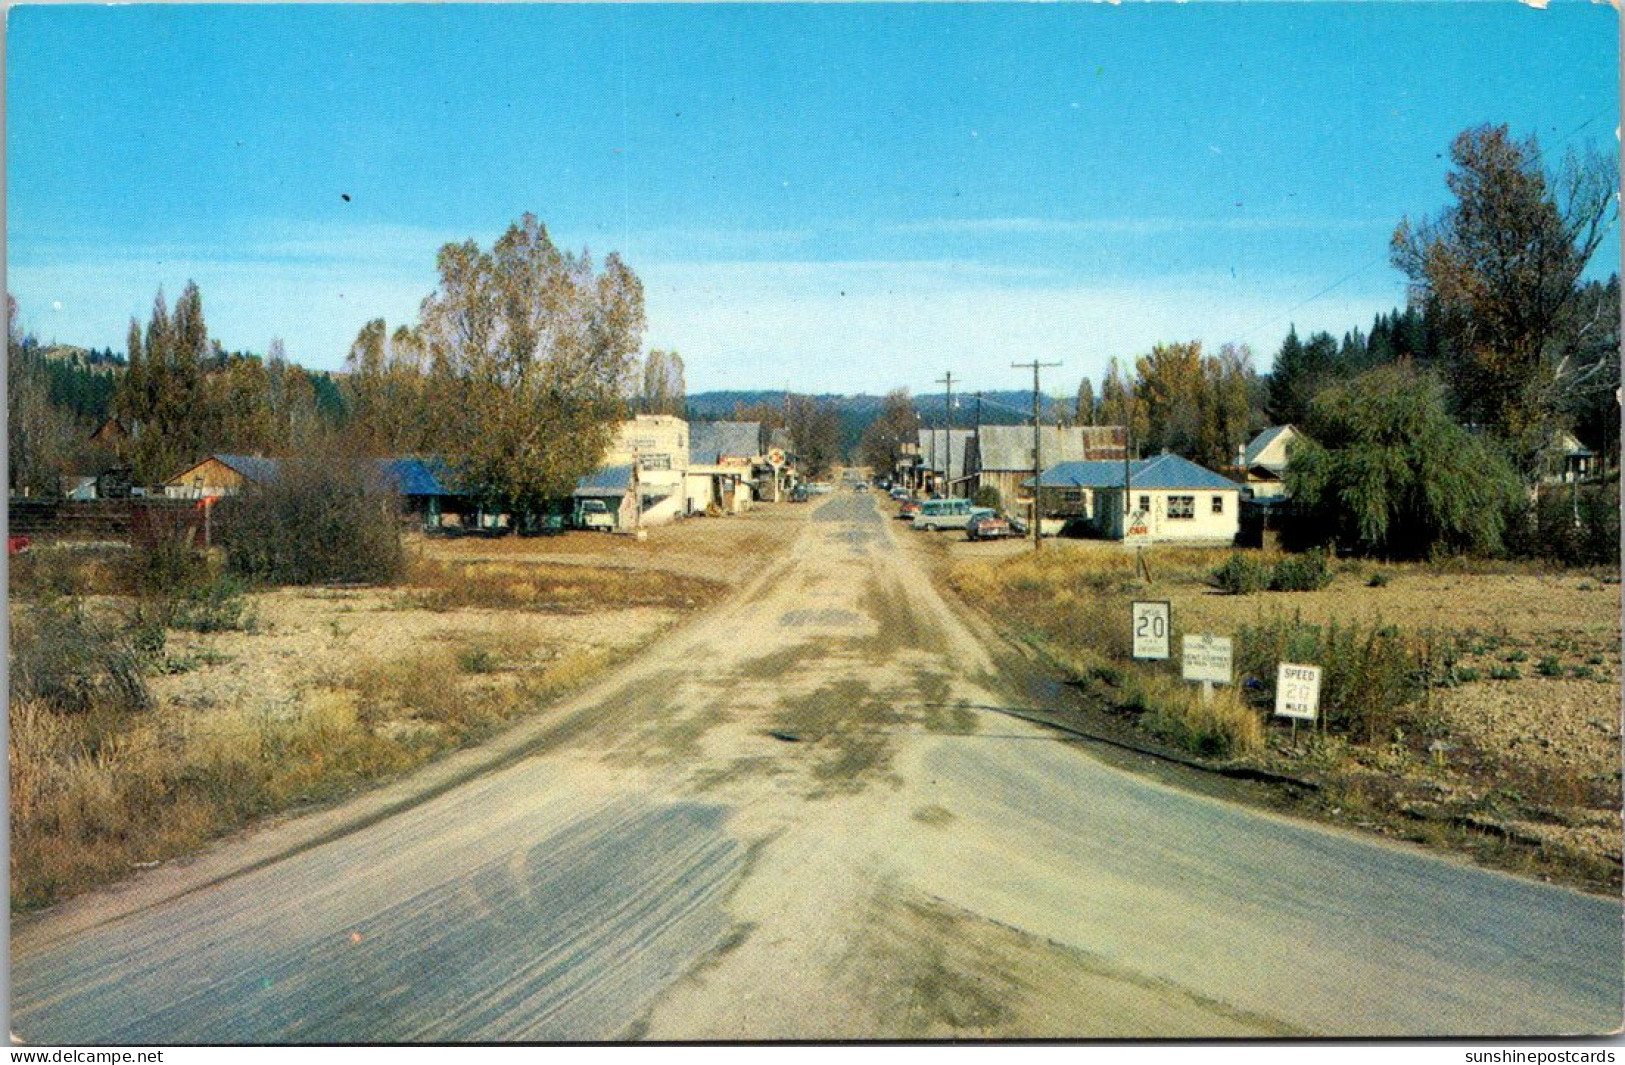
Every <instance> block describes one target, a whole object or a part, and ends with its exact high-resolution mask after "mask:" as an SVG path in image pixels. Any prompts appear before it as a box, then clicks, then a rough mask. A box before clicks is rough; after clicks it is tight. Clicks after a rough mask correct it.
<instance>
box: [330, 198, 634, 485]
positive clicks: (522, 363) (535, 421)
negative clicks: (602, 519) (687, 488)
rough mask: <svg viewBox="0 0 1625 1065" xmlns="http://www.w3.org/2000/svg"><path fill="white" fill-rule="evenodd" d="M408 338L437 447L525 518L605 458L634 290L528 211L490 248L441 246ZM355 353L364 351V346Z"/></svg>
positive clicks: (628, 355) (626, 367) (626, 365)
mask: <svg viewBox="0 0 1625 1065" xmlns="http://www.w3.org/2000/svg"><path fill="white" fill-rule="evenodd" d="M438 267H439V272H440V282H439V286H438V287H437V288H436V290H435V292H434V293H433V294H432V295H430V296H429V297H428V298H427V299H426V300H424V302H423V308H422V311H421V313H420V324H419V336H421V339H422V344H423V352H424V353H425V355H426V357H427V360H428V363H429V374H430V376H431V377H432V378H433V380H434V389H435V393H436V403H437V405H438V406H440V407H441V408H442V409H444V410H447V411H451V412H454V415H455V416H454V417H450V418H447V419H445V421H444V422H443V423H442V424H441V425H440V426H439V427H438V428H437V430H436V435H437V436H438V438H439V439H438V440H437V441H436V443H437V444H438V445H439V449H440V450H441V451H442V453H443V454H445V455H446V456H447V457H448V459H450V460H451V461H452V462H453V463H454V464H455V465H456V467H457V468H458V470H459V472H460V473H461V475H462V476H463V479H464V482H465V484H466V485H467V486H468V487H469V488H470V489H471V490H472V491H473V492H474V493H475V494H476V495H477V496H480V497H482V498H484V499H485V500H486V501H488V502H491V503H494V504H500V505H504V506H509V507H512V508H514V509H515V510H519V511H524V510H532V509H537V508H539V507H540V506H541V505H542V504H544V503H545V502H546V501H547V500H549V499H554V498H557V497H560V496H564V495H568V494H569V492H570V490H571V489H572V488H573V487H574V486H575V484H576V482H577V481H578V480H579V479H580V478H581V477H582V476H583V475H585V474H587V473H589V472H591V471H592V470H593V469H594V468H596V467H597V465H598V463H599V462H600V461H601V460H602V458H603V456H604V453H605V452H606V451H607V449H608V447H609V444H610V442H611V439H612V437H613V434H614V429H615V423H616V422H617V421H619V419H620V417H621V415H622V413H623V411H624V406H625V405H624V402H623V398H622V397H623V396H624V395H625V390H626V386H627V383H628V379H629V374H630V372H631V368H632V362H633V357H634V355H635V353H636V352H637V350H638V347H639V346H640V344H641V340H642V335H643V328H644V314H643V285H642V283H641V282H640V281H639V280H638V278H637V275H636V274H634V273H633V272H632V271H631V269H629V268H628V267H627V266H626V264H625V263H624V262H622V261H621V259H620V257H619V256H617V255H615V254H614V253H611V254H610V255H609V256H608V257H607V258H606V259H605V261H604V265H603V268H602V269H601V270H595V269H594V267H593V263H592V258H591V256H590V255H589V254H588V253H586V252H582V253H581V254H579V255H576V254H572V253H569V252H563V251H560V250H559V249H558V248H557V247H556V246H555V245H554V244H553V241H552V239H551V238H550V237H549V236H548V233H547V229H546V227H544V226H543V225H542V224H541V223H540V222H538V221H537V220H536V218H535V216H533V215H530V214H526V215H525V216H524V217H523V218H521V219H520V220H519V221H518V222H515V223H514V224H512V225H510V226H509V227H508V229H507V231H506V232H505V233H503V234H502V236H501V237H499V238H498V239H497V241H496V242H495V243H494V244H493V245H492V247H491V249H490V251H486V250H484V249H482V248H481V247H480V246H479V245H478V244H477V243H475V242H474V241H466V242H464V243H461V244H447V245H446V246H444V247H443V248H441V249H440V255H439V258H438ZM362 357H363V358H365V357H369V355H368V353H367V352H365V351H364V352H363V353H362Z"/></svg>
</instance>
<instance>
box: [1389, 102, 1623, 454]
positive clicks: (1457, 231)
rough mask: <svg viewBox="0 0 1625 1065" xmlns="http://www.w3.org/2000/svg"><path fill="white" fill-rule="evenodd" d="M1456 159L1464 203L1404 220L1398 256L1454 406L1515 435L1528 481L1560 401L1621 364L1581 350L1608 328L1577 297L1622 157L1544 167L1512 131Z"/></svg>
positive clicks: (1455, 148) (1459, 199)
mask: <svg viewBox="0 0 1625 1065" xmlns="http://www.w3.org/2000/svg"><path fill="white" fill-rule="evenodd" d="M1450 158H1451V163H1452V164H1453V167H1454V169H1452V170H1451V172H1450V174H1449V175H1448V176H1447V177H1446V183H1447V185H1448V186H1449V188H1450V192H1451V194H1452V195H1453V196H1454V197H1455V202H1454V203H1453V204H1452V205H1451V206H1449V207H1447V208H1445V210H1444V211H1442V212H1441V213H1440V214H1439V215H1438V216H1437V217H1435V218H1431V219H1428V218H1424V219H1422V220H1420V221H1419V222H1416V223H1412V222H1411V220H1410V219H1409V218H1404V219H1401V221H1400V223H1399V225H1398V227H1397V228H1396V229H1395V230H1394V235H1393V240H1392V243H1391V252H1392V260H1393V263H1394V265H1395V266H1396V267H1398V268H1399V269H1400V270H1401V271H1402V272H1403V273H1404V274H1405V276H1406V277H1407V278H1408V279H1409V280H1410V285H1411V303H1412V305H1413V306H1425V307H1429V308H1432V309H1433V310H1434V311H1435V312H1436V313H1437V315H1438V319H1439V324H1440V328H1441V332H1442V333H1443V340H1444V347H1445V354H1446V371H1447V374H1448V376H1449V380H1450V383H1451V385H1452V388H1453V391H1454V395H1455V400H1456V407H1457V410H1458V411H1459V412H1460V413H1461V415H1462V416H1463V417H1465V418H1467V419H1469V420H1471V421H1473V422H1476V423H1479V424H1482V425H1485V426H1487V427H1489V428H1490V429H1491V430H1493V431H1494V432H1495V433H1497V434H1498V435H1499V436H1501V437H1502V438H1503V439H1504V440H1505V441H1507V443H1508V444H1509V446H1510V447H1511V448H1512V449H1513V453H1514V455H1515V456H1516V458H1517V460H1518V463H1519V466H1520V469H1521V472H1522V473H1523V474H1524V476H1525V477H1526V478H1532V477H1533V476H1534V475H1535V474H1536V473H1537V472H1538V453H1539V451H1540V449H1541V448H1542V446H1543V445H1544V444H1545V442H1546V439H1547V438H1548V437H1549V435H1550V432H1551V429H1552V427H1553V425H1554V424H1555V423H1556V421H1557V418H1558V412H1559V409H1560V407H1561V397H1562V395H1563V394H1564V393H1565V392H1566V391H1569V390H1571V389H1574V388H1582V387H1584V386H1586V385H1587V384H1589V383H1590V382H1592V381H1594V380H1595V379H1596V378H1597V377H1598V376H1599V375H1601V374H1603V373H1605V372H1607V370H1608V368H1609V367H1608V364H1609V363H1611V362H1614V361H1617V358H1618V354H1617V352H1611V353H1609V354H1608V355H1607V356H1606V357H1604V358H1598V357H1596V353H1595V350H1594V349H1592V348H1590V347H1588V346H1587V345H1586V343H1585V341H1586V338H1587V335H1588V333H1591V332H1594V331H1595V330H1597V329H1598V328H1601V327H1602V323H1601V322H1600V321H1599V320H1597V319H1595V318H1592V317H1590V316H1588V315H1587V314H1586V307H1585V306H1584V301H1582V300H1580V299H1579V298H1578V295H1579V291H1580V288H1581V285H1580V278H1581V274H1582V273H1583V272H1584V270H1585V267H1586V264H1587V263H1588V262H1589V261H1590V260H1591V256H1592V254H1593V253H1594V252H1595V251H1596V250H1597V246H1598V245H1599V244H1600V243H1601V241H1602V239H1603V237H1604V236H1605V235H1606V233H1607V232H1608V229H1609V226H1610V223H1611V222H1612V221H1613V219H1614V218H1615V217H1616V216H1617V200H1616V191H1617V188H1618V184H1619V175H1618V164H1617V162H1615V160H1614V159H1613V158H1612V157H1610V156H1608V155H1605V154H1603V153H1601V152H1599V151H1597V150H1595V149H1590V150H1588V151H1586V152H1583V153H1574V152H1571V153H1570V154H1569V155H1568V156H1567V157H1566V158H1565V159H1564V161H1563V163H1562V164H1561V165H1560V166H1559V167H1558V168H1557V169H1556V171H1554V172H1553V173H1551V174H1547V173H1545V172H1544V171H1543V170H1542V167H1541V158H1540V146H1539V144H1538V142H1537V141H1536V139H1535V138H1534V137H1533V136H1531V137H1529V138H1527V139H1525V140H1522V141H1519V140H1515V139H1514V138H1513V137H1512V136H1511V134H1510V133H1509V131H1508V128H1507V127H1506V126H1505V125H1500V126H1490V125H1484V126H1477V127H1474V128H1472V129H1468V130H1465V131H1463V132H1462V133H1461V134H1459V135H1458V136H1457V137H1456V139H1455V141H1454V143H1453V144H1452V145H1451V148H1450Z"/></svg>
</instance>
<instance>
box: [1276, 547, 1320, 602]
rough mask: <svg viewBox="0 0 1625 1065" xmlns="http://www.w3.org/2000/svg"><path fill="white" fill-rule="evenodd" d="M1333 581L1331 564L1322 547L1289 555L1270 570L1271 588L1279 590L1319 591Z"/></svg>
mask: <svg viewBox="0 0 1625 1065" xmlns="http://www.w3.org/2000/svg"><path fill="white" fill-rule="evenodd" d="M1330 583H1332V571H1331V566H1330V564H1329V563H1328V561H1327V558H1326V552H1325V551H1324V550H1323V549H1321V548H1318V547H1317V548H1314V549H1312V550H1309V551H1305V552H1304V553H1303V554H1301V555H1288V556H1287V557H1285V558H1283V559H1281V560H1280V561H1279V562H1277V563H1276V564H1275V567H1274V568H1273V569H1272V570H1271V571H1270V588H1271V589H1272V590H1273V591H1277V592H1318V591H1319V590H1320V589H1322V588H1324V587H1326V586H1327V585H1328V584H1330Z"/></svg>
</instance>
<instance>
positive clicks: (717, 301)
mask: <svg viewBox="0 0 1625 1065" xmlns="http://www.w3.org/2000/svg"><path fill="white" fill-rule="evenodd" d="M6 47H7V56H6V58H7V72H6V118H7V134H6V151H7V160H6V161H7V227H8V228H7V255H8V287H9V288H10V290H11V291H12V292H13V294H14V295H15V296H16V297H17V299H18V301H19V303H20V305H21V308H22V313H23V318H24V321H25V323H26V324H27V325H28V326H29V327H30V328H32V329H33V330H34V331H35V332H36V333H37V334H38V335H40V336H41V337H42V338H44V339H53V338H54V339H58V340H61V341H64V342H73V343H80V344H87V345H94V346H98V347H101V346H112V347H114V348H120V349H121V348H122V347H123V338H124V334H125V331H126V329H127V326H128V321H129V318H130V316H131V315H139V316H141V317H142V318H143V319H144V318H145V315H146V313H147V311H148V309H149V308H150V306H151V302H152V298H153V295H154V293H155V291H156V290H157V288H158V286H160V285H162V286H164V288H165V289H166V291H167V292H168V293H170V294H171V296H173V294H174V293H175V292H177V291H178V290H179V289H180V287H181V285H182V284H184V283H185V281H186V280H187V279H188V278H193V279H196V280H197V282H198V283H199V285H200V286H201V288H202V291H203V297H204V305H205V310H206V313H207V316H208V318H209V322H210V325H211V328H212V329H213V331H214V333H215V334H216V335H217V336H218V337H220V338H221V340H222V341H223V342H224V343H225V344H226V345H227V346H228V347H232V348H244V349H250V350H264V348H265V347H266V345H267V344H268V342H269V341H270V339H271V338H272V337H273V336H281V337H283V338H284V339H285V341H286V343H287V347H288V351H289V353H290V355H291V356H292V357H294V358H295V359H297V360H299V361H301V362H304V363H305V364H307V365H311V366H321V367H336V366H338V365H339V364H340V363H341V361H342V359H343V356H344V353H345V352H346V351H347V349H348V347H349V343H350V341H351V340H352V339H353V338H354V336H355V333H356V331H357V330H358V329H359V328H360V326H361V324H362V323H363V322H365V321H366V320H367V319H369V318H373V317H378V316H383V317H385V318H387V319H388V320H389V321H390V323H391V324H392V325H393V324H395V323H398V322H402V321H410V320H412V319H414V318H415V314H416V308H417V305H418V303H419V301H420V300H421V299H422V297H423V296H424V295H426V294H427V293H428V292H429V291H431V290H432V288H433V285H434V254H435V251H436V249H437V248H438V246H439V245H440V244H441V243H443V242H445V241H447V240H453V239H464V238H468V237H474V238H477V239H479V240H480V241H481V242H482V243H487V244H488V243H489V242H490V241H491V240H492V239H493V238H494V237H495V236H496V235H497V234H498V233H499V232H500V231H501V229H502V228H503V227H504V226H505V225H506V224H507V223H508V222H509V221H511V220H513V219H515V218H517V217H518V216H519V215H520V214H521V213H522V212H524V211H527V210H528V211H532V212H534V213H535V214H537V215H538V216H539V217H540V218H541V219H542V220H543V221H544V222H545V223H547V225H548V226H549V228H550V230H551V231H552V232H553V234H554V237H555V240H557V241H558V242H559V243H561V244H564V245H566V246H570V247H575V248H580V247H583V246H585V247H589V248H591V249H592V250H593V252H594V253H596V254H600V255H601V254H602V253H604V252H607V251H611V250H617V251H619V252H621V254H622V255H623V256H624V257H625V258H626V259H627V260H628V262H629V263H630V264H631V265H632V267H633V268H634V270H636V271H637V273H638V274H639V276H640V277H642V278H643V280H644V283H645V287H646V299H647V306H648V317H649V330H648V333H647V334H646V344H647V345H648V346H649V347H666V348H672V347H675V348H676V349H677V350H678V351H680V352H681V353H682V355H683V356H684V358H685V361H686V362H687V365H688V380H689V387H690V390H692V391H699V390H704V389H713V388H750V387H782V386H785V385H788V386H790V387H793V388H796V389H798V390H811V391H826V390H828V391H860V390H861V391H870V392H875V391H881V390H884V389H886V388H889V387H895V386H897V385H909V386H911V387H913V388H915V389H916V390H922V391H923V390H926V389H928V388H929V387H930V382H931V381H932V380H933V379H935V378H937V377H939V376H941V374H942V372H943V371H944V370H952V371H953V372H954V375H955V378H956V380H959V381H964V382H965V384H966V387H968V388H1005V387H1020V385H1021V383H1022V381H1023V380H1025V378H1023V376H1022V374H1021V373H1020V372H1019V371H1014V370H1011V369H1010V368H1009V364H1010V363H1011V362H1019V361H1024V360H1028V359H1031V358H1033V357H1035V356H1036V357H1041V358H1042V359H1044V360H1046V361H1057V360H1059V361H1061V362H1063V363H1064V366H1063V367H1062V368H1061V369H1059V370H1057V371H1052V373H1053V377H1052V378H1051V380H1052V381H1053V384H1054V387H1055V390H1056V391H1058V392H1065V391H1070V390H1071V389H1072V388H1075V387H1076V383H1077V379H1078V377H1079V376H1080V375H1082V374H1085V373H1087V374H1090V375H1091V376H1094V377H1096V378H1097V379H1098V376H1099V374H1100V373H1101V372H1102V371H1103V369H1104V366H1105V363H1106V360H1107V359H1108V358H1109V357H1111V356H1113V355H1118V356H1127V357H1132V356H1134V355H1136V354H1139V353H1142V352H1144V351H1147V350H1149V348H1150V346H1151V345H1152V344H1153V343H1155V342H1157V341H1164V340H1186V339H1193V338H1198V339H1201V340H1203V341H1204V342H1205V343H1207V344H1208V345H1211V346H1215V347H1216V346H1217V345H1218V344H1220V343H1222V342H1225V341H1245V342H1249V343H1251V344H1252V345H1253V347H1254V350H1255V352H1257V354H1258V358H1259V362H1260V365H1261V368H1267V366H1268V363H1269V360H1270V357H1271V355H1272V354H1273V351H1274V349H1275V347H1276V346H1277V345H1278V343H1279V340H1280V337H1281V335H1282V334H1283V333H1284V332H1285V330H1286V325H1287V322H1288V321H1289V320H1291V321H1295V322H1296V323H1297V325H1298V327H1299V329H1300V331H1307V330H1310V329H1316V328H1327V329H1332V330H1334V331H1336V332H1338V333H1341V332H1342V331H1343V330H1345V329H1347V328H1349V327H1351V326H1354V325H1361V326H1364V325H1367V324H1369V321H1370V319H1371V317H1372V315H1373V314H1375V313H1376V312H1377V311H1379V310H1383V309H1387V308H1389V307H1392V306H1394V305H1395V304H1398V303H1401V302H1402V301H1403V298H1404V292H1403V285H1402V281H1401V278H1400V277H1399V275H1398V274H1397V273H1396V272H1395V271H1394V270H1393V269H1392V268H1391V267H1390V266H1389V265H1388V263H1387V257H1386V247H1387V240H1388V237H1389V235H1390V234H1391V233H1392V231H1393V227H1394V224H1395V222H1397V221H1398V219H1399V218H1400V216H1401V215H1404V214H1407V213H1409V214H1411V215H1412V216H1415V215H1418V214H1425V213H1430V212H1434V211H1436V210H1438V209H1439V208H1440V207H1441V206H1443V205H1444V204H1445V202H1446V199H1447V192H1446V189H1445V185H1444V175H1445V173H1446V170H1447V168H1448V146H1449V143H1450V140H1451V138H1452V137H1453V136H1454V135H1455V134H1456V133H1457V132H1459V131H1460V130H1461V129H1463V128H1464V127H1467V126H1469V125H1474V124H1477V123H1480V122H1507V123H1510V124H1511V125H1512V127H1513V129H1514V130H1515V131H1516V132H1518V133H1520V134H1523V133H1531V132H1532V133H1536V134H1537V135H1538V136H1539V137H1540V138H1541V141H1542V145H1543V147H1545V148H1546V149H1547V151H1548V153H1549V154H1554V155H1555V154H1556V152H1557V151H1560V150H1561V149H1563V148H1566V147H1569V146H1574V145H1579V144H1583V143H1584V142H1585V141H1586V140H1588V139H1590V140H1592V141H1594V142H1595V143H1596V144H1598V145H1600V146H1602V147H1603V148H1605V149H1606V150H1610V151H1612V150H1614V149H1615V147H1616V140H1615V137H1616V134H1615V130H1616V128H1617V126H1618V123H1619V114H1618V75H1617V68H1616V56H1617V47H1618V28H1617V15H1616V13H1615V12H1614V11H1613V10H1612V9H1610V8H1608V7H1606V6H1595V5H1581V4H1563V3H1559V4H1556V5H1554V7H1553V8H1552V9H1549V10H1545V11H1539V10H1535V9H1532V8H1530V7H1527V6H1524V5H1521V4H1516V3H1510V2H1508V3H1500V2H1496V3H1483V4H1459V3H1457V4H1437V5H1435V4H1422V3H1418V4H1399V5H1375V4H1348V5H1345V4H1332V3H1326V4H1318V3H1317V4H1286V3H1282V4H1255V3H1240V4H1217V3H1213V4H1207V3H1193V4H1183V5H1171V4H1168V5H1164V4H1155V5H1122V6H1110V7H1108V6H1103V5H1092V4H1089V5H940V6H924V5H895V6H867V5H838V6H801V5H783V6H731V5H730V6H699V5H679V6H611V7H602V6H573V5H565V6H492V5H470V6H456V5H422V6H185V7H181V6H164V5H155V6H124V7H89V6H74V7H52V6H37V7H27V6H24V7H16V8H12V9H11V12H10V19H9V25H8V35H7V45H6ZM1554 149H1555V150H1554ZM345 196H348V197H349V199H348V200H345V199H344V198H343V197H345ZM1598 261H1599V264H1601V272H1602V273H1606V272H1609V271H1610V270H1611V269H1613V268H1614V265H1615V264H1617V263H1618V261H1619V243H1618V239H1617V233H1616V234H1615V235H1614V236H1612V237H1611V238H1610V239H1609V241H1608V242H1607V243H1606V244H1605V245H1604V247H1603V249H1602V251H1601V253H1600V254H1599V257H1598ZM1338 282H1341V283H1340V284H1339V283H1338ZM1328 289H1330V291H1327V290H1328Z"/></svg>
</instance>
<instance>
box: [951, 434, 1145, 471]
mask: <svg viewBox="0 0 1625 1065" xmlns="http://www.w3.org/2000/svg"><path fill="white" fill-rule="evenodd" d="M1125 436H1126V433H1125V431H1124V429H1123V427H1122V426H1120V425H1074V426H1069V427H1067V428H1060V427H1057V426H1054V425H1045V426H1042V427H1040V429H1039V443H1040V444H1041V445H1042V447H1043V455H1042V458H1043V460H1044V466H1045V468H1046V469H1047V468H1049V466H1050V464H1051V463H1056V462H1088V461H1092V460H1095V459H1112V458H1116V459H1118V460H1119V461H1121V459H1122V455H1123V447H1124V439H1125ZM976 446H977V449H978V451H977V454H978V461H979V463H980V466H981V468H982V469H984V470H1006V471H1010V470H1015V471H1020V470H1030V469H1032V468H1033V427H1032V426H1030V425H984V426H982V431H981V437H980V438H979V439H978V440H977V442H976ZM1101 452H1106V454H1101Z"/></svg>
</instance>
